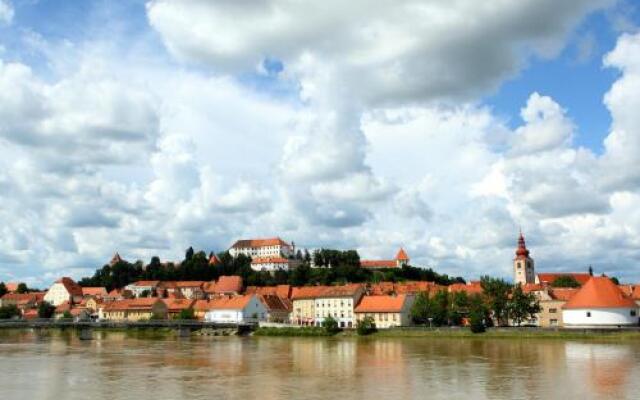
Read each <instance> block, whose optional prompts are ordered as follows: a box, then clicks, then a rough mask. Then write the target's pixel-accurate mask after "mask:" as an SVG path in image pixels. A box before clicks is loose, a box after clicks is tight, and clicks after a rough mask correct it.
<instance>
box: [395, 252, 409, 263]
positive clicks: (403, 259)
mask: <svg viewBox="0 0 640 400" xmlns="http://www.w3.org/2000/svg"><path fill="white" fill-rule="evenodd" d="M406 265H409V256H408V255H407V252H406V251H404V249H403V248H402V247H401V248H400V250H398V254H396V266H397V267H398V268H402V267H404V266H406Z"/></svg>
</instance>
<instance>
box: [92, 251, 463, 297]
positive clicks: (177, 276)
mask: <svg viewBox="0 0 640 400" xmlns="http://www.w3.org/2000/svg"><path fill="white" fill-rule="evenodd" d="M211 255H212V254H209V256H207V254H206V253H205V252H203V251H199V252H195V251H194V250H193V249H192V248H189V249H188V250H187V252H186V254H185V259H184V261H182V262H181V263H180V264H179V265H174V264H172V263H161V262H160V259H159V258H158V257H153V258H151V261H150V262H149V264H147V265H144V264H143V262H142V261H137V262H135V263H129V262H127V261H124V260H123V261H119V262H117V263H115V264H113V265H105V266H103V267H102V268H100V269H98V270H97V271H96V272H95V274H94V275H93V276H92V277H87V278H83V279H81V280H80V281H79V284H80V285H81V286H104V287H106V288H107V289H108V290H111V289H113V288H122V287H124V286H126V285H128V284H129V283H131V282H135V281H138V280H162V281H178V280H199V281H211V280H215V279H217V278H218V277H220V276H221V275H238V276H241V277H242V278H243V280H244V282H245V283H246V284H247V285H252V286H268V285H280V284H291V285H295V286H304V285H316V284H320V285H329V284H333V283H347V282H353V283H360V282H379V281H392V282H398V281H405V280H417V281H431V282H436V283H438V284H441V285H449V284H451V283H454V282H461V283H464V279H462V278H461V277H456V278H453V277H449V276H447V275H441V274H438V273H436V272H435V271H433V270H432V269H422V268H416V267H411V266H406V267H403V268H397V269H389V270H383V271H370V270H368V269H365V268H361V267H360V256H359V255H358V253H357V252H356V251H354V250H347V251H340V250H330V249H322V250H319V251H317V252H315V253H314V254H313V261H314V264H315V265H316V266H317V267H319V268H311V263H310V261H311V256H310V255H309V254H308V253H305V254H302V253H301V254H300V260H299V261H300V262H301V264H300V266H299V267H298V268H295V269H293V270H292V271H276V272H275V273H273V274H271V273H269V272H265V271H254V270H252V269H251V258H250V257H246V256H244V255H240V256H238V257H232V256H231V255H230V254H229V253H228V252H224V253H220V254H218V255H217V257H218V259H219V262H218V263H217V264H216V265H213V266H212V265H210V264H209V258H210V257H211ZM296 257H297V256H296Z"/></svg>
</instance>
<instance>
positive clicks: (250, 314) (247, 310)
mask: <svg viewBox="0 0 640 400" xmlns="http://www.w3.org/2000/svg"><path fill="white" fill-rule="evenodd" d="M198 309H199V310H202V309H204V310H205V311H204V320H205V321H206V322H215V323H219V324H248V323H257V322H259V321H266V320H267V309H266V307H265V306H264V304H263V303H262V301H260V300H259V299H258V296H256V295H245V296H235V297H228V298H225V297H223V298H218V299H214V300H209V301H207V302H204V301H200V302H198Z"/></svg>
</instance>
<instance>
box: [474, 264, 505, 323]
mask: <svg viewBox="0 0 640 400" xmlns="http://www.w3.org/2000/svg"><path fill="white" fill-rule="evenodd" d="M480 282H481V285H482V290H483V292H484V294H485V296H486V298H487V302H488V304H489V309H490V310H491V311H492V312H493V316H494V318H495V319H496V321H497V322H498V325H505V324H506V323H507V320H508V313H509V308H508V302H509V293H510V291H511V285H510V284H509V283H507V282H506V281H504V280H503V279H499V278H491V277H489V276H483V277H481V278H480Z"/></svg>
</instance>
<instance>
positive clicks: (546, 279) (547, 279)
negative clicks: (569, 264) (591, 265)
mask: <svg viewBox="0 0 640 400" xmlns="http://www.w3.org/2000/svg"><path fill="white" fill-rule="evenodd" d="M563 276H570V277H572V278H574V279H575V280H576V281H578V283H579V284H580V285H584V284H585V283H587V281H588V280H589V278H591V275H589V274H588V273H580V272H544V273H540V274H538V280H539V281H540V283H543V284H549V285H550V284H552V283H553V281H555V280H556V279H558V278H560V277H563Z"/></svg>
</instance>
